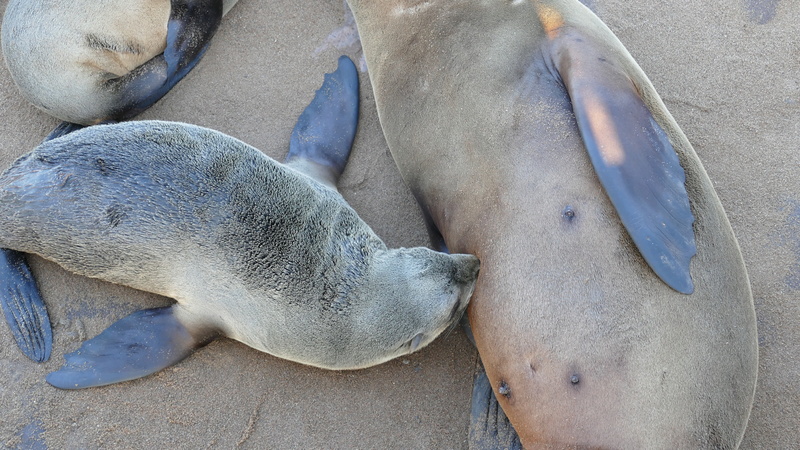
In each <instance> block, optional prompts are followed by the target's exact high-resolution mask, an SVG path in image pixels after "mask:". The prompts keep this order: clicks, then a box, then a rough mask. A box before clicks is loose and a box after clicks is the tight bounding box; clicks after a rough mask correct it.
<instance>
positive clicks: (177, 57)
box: [107, 0, 223, 120]
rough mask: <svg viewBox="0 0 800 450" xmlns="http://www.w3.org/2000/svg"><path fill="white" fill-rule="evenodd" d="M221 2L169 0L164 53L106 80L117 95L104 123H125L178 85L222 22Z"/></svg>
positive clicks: (202, 52) (203, 51) (218, 0)
mask: <svg viewBox="0 0 800 450" xmlns="http://www.w3.org/2000/svg"><path fill="white" fill-rule="evenodd" d="M222 3H223V2H222V0H172V1H171V12H170V16H169V22H168V23H167V47H166V49H165V50H164V53H163V54H161V55H159V56H156V57H155V58H153V59H151V60H150V61H147V62H146V63H144V64H142V65H141V66H139V67H137V68H136V69H134V70H133V71H131V72H130V73H129V74H127V75H125V76H124V77H121V78H115V79H113V80H109V81H108V84H109V87H110V88H112V89H114V90H116V91H117V92H119V93H120V98H121V102H120V105H119V107H118V108H117V109H116V110H115V111H114V112H113V113H112V115H111V117H108V118H107V119H114V120H126V119H130V118H131V117H134V116H136V115H138V114H139V113H141V112H142V111H144V110H145V109H147V108H149V107H150V106H152V105H153V104H154V103H155V102H157V101H158V100H159V99H160V98H161V97H163V96H164V95H165V94H166V93H167V92H169V90H170V89H172V87H173V86H175V85H176V84H177V83H178V81H180V80H181V79H182V78H183V77H184V76H186V74H187V73H189V71H190V70H192V69H193V68H194V66H195V65H197V63H198V62H199V61H200V58H201V57H202V56H203V54H204V53H205V51H206V49H207V48H208V45H209V43H210V42H211V38H212V37H213V36H214V33H216V31H217V28H219V24H220V22H221V21H222Z"/></svg>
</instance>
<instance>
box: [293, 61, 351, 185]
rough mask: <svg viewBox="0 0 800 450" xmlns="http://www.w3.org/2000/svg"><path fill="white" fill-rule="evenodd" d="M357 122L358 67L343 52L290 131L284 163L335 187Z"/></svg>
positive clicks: (342, 169)
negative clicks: (335, 67) (337, 63)
mask: <svg viewBox="0 0 800 450" xmlns="http://www.w3.org/2000/svg"><path fill="white" fill-rule="evenodd" d="M357 125H358V71H357V70H356V66H355V65H354V64H353V62H352V61H351V60H350V58H348V57H346V56H341V57H340V58H339V66H338V68H337V69H336V71H335V72H333V73H329V74H325V81H324V82H323V83H322V87H321V88H319V90H318V91H317V92H316V95H315V96H314V100H312V101H311V104H309V105H308V106H307V107H306V109H305V110H304V111H303V113H302V114H301V115H300V118H299V119H297V124H296V125H295V127H294V130H293V131H292V138H291V141H290V143H289V154H288V155H286V164H288V165H290V166H291V167H293V168H294V169H297V170H299V171H301V172H304V173H306V174H307V175H310V176H311V177H313V178H315V179H317V180H318V181H320V182H322V183H325V184H327V185H329V186H331V187H333V188H334V189H335V188H336V182H337V181H338V180H339V177H340V176H341V175H342V172H344V167H345V165H346V164H347V158H348V157H349V156H350V149H351V147H352V146H353V140H354V139H355V136H356V127H357Z"/></svg>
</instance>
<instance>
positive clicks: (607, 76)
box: [552, 29, 696, 294]
mask: <svg viewBox="0 0 800 450" xmlns="http://www.w3.org/2000/svg"><path fill="white" fill-rule="evenodd" d="M557 32H558V33H560V34H559V35H558V36H557V37H555V39H554V40H553V42H552V44H553V61H554V63H555V66H556V69H557V70H558V73H559V75H560V76H561V79H562V80H563V82H564V85H565V87H566V89H567V92H568V93H569V97H570V100H571V101H572V108H573V110H574V112H575V118H576V120H577V122H578V128H579V129H580V133H581V136H582V137H583V141H584V144H585V145H586V149H587V150H588V152H589V156H590V157H591V160H592V164H593V165H594V169H595V172H596V173H597V175H598V177H599V178H600V182H601V183H602V185H603V187H604V188H605V191H606V193H607V194H608V197H609V198H610V199H611V202H612V203H613V205H614V207H615V208H616V210H617V213H618V214H619V216H620V218H621V220H622V223H623V225H624V226H625V228H626V229H627V230H628V233H629V234H630V236H631V238H632V239H633V242H634V243H635V244H636V247H638V249H639V251H640V252H641V253H642V256H643V257H644V259H645V261H647V264H649V265H650V267H651V268H652V269H653V271H654V272H655V273H656V275H658V276H659V277H660V278H661V279H662V280H663V281H664V282H665V283H666V284H667V285H669V286H670V287H672V288H673V289H675V290H676V291H678V292H682V293H684V294H691V293H692V292H693V291H694V285H693V284H692V278H691V274H690V270H689V263H690V260H691V258H692V256H694V254H695V253H696V247H695V241H694V231H693V229H692V223H693V222H694V216H693V215H692V212H691V209H690V207H689V196H688V194H687V193H686V187H685V182H686V176H685V174H684V171H683V168H682V167H681V165H680V161H679V160H678V155H677V154H676V153H675V149H674V148H673V147H672V144H671V143H670V141H669V138H668V137H667V135H666V133H665V132H664V130H663V129H662V128H661V127H660V126H659V125H658V123H657V122H656V120H655V118H654V117H653V115H652V113H651V112H650V110H649V109H648V108H647V106H646V105H645V104H644V102H643V100H642V98H641V96H640V95H639V92H638V90H637V88H636V86H635V85H634V83H633V81H631V79H630V78H629V77H628V75H627V74H626V73H625V71H624V70H623V69H622V68H621V67H620V65H619V62H617V61H615V59H614V55H616V53H614V52H610V51H608V50H605V48H604V47H602V46H601V45H599V44H597V43H596V42H595V41H594V40H592V39H591V38H590V37H589V36H585V35H582V34H580V33H579V32H577V31H575V30H569V29H568V30H566V31H557Z"/></svg>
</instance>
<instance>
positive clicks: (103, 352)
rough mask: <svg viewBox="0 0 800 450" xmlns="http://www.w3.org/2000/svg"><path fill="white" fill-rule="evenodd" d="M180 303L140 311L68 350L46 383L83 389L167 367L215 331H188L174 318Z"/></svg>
mask: <svg viewBox="0 0 800 450" xmlns="http://www.w3.org/2000/svg"><path fill="white" fill-rule="evenodd" d="M176 308H178V306H171V307H165V308H155V309H146V310H142V311H137V312H135V313H133V314H131V315H129V316H127V317H125V318H123V319H120V320H118V321H117V322H115V323H114V324H112V325H111V326H110V327H108V328H106V329H105V330H104V331H103V332H102V333H100V334H99V335H97V336H95V337H94V338H92V339H89V340H88V341H86V342H84V343H83V345H81V348H79V349H78V350H77V351H75V352H72V353H69V354H67V355H64V359H66V363H65V364H64V366H63V367H61V369H59V370H58V371H56V372H52V373H50V374H49V375H47V382H48V383H50V384H51V385H53V386H55V387H57V388H61V389H82V388H87V387H94V386H104V385H107V384H112V383H119V382H121V381H128V380H134V379H136V378H141V377H144V376H147V375H150V374H152V373H156V372H158V371H159V370H161V369H164V368H166V367H169V366H171V365H173V364H175V363H177V362H179V361H181V360H182V359H184V358H186V357H187V356H189V355H190V354H191V353H192V352H193V351H194V350H195V349H197V348H199V347H202V346H203V345H205V344H207V343H208V342H210V341H211V340H212V339H213V338H214V337H215V334H214V333H212V332H200V333H198V332H196V331H193V330H189V329H188V328H187V327H186V326H185V325H184V324H183V323H181V321H180V320H179V319H178V318H177V317H176V315H175V311H176Z"/></svg>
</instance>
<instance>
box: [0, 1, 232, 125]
mask: <svg viewBox="0 0 800 450" xmlns="http://www.w3.org/2000/svg"><path fill="white" fill-rule="evenodd" d="M237 1H238V0H105V1H103V2H97V1H94V0H73V1H69V2H65V1H52V0H11V1H10V2H9V4H8V6H7V7H6V11H5V15H4V17H3V27H2V38H3V39H2V41H3V56H4V57H5V61H6V65H7V66H8V69H9V71H10V72H11V77H12V78H13V79H14V83H16V85H17V86H18V87H19V89H20V92H21V93H22V95H23V96H24V97H25V98H26V99H27V100H28V101H30V102H31V103H33V104H34V105H35V106H36V107H38V108H40V109H41V110H43V111H45V112H46V113H48V114H50V115H52V116H55V117H57V118H59V119H61V120H64V121H66V122H71V123H75V124H82V125H91V124H95V123H98V122H103V121H109V120H124V119H128V118H131V117H133V116H135V115H136V114H138V113H140V112H141V111H143V110H144V109H146V108H148V107H149V106H150V105H152V104H153V103H155V102H156V101H157V100H158V99H159V98H161V97H162V96H163V95H164V94H166V93H167V92H168V91H169V90H170V89H171V88H172V87H173V86H174V85H175V84H176V83H177V82H178V81H180V80H181V79H182V78H183V77H184V76H185V75H186V74H187V73H188V72H189V71H190V70H191V69H192V68H193V67H194V66H195V65H196V64H197V62H198V61H199V60H200V58H201V57H202V55H203V53H204V52H205V50H206V48H207V47H208V44H209V43H210V40H211V38H212V36H213V35H214V33H215V32H216V30H217V28H218V27H219V24H220V20H221V19H222V16H223V15H224V14H225V13H227V12H228V11H229V10H230V9H231V8H232V7H233V5H234V4H235V3H236V2H237Z"/></svg>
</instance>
